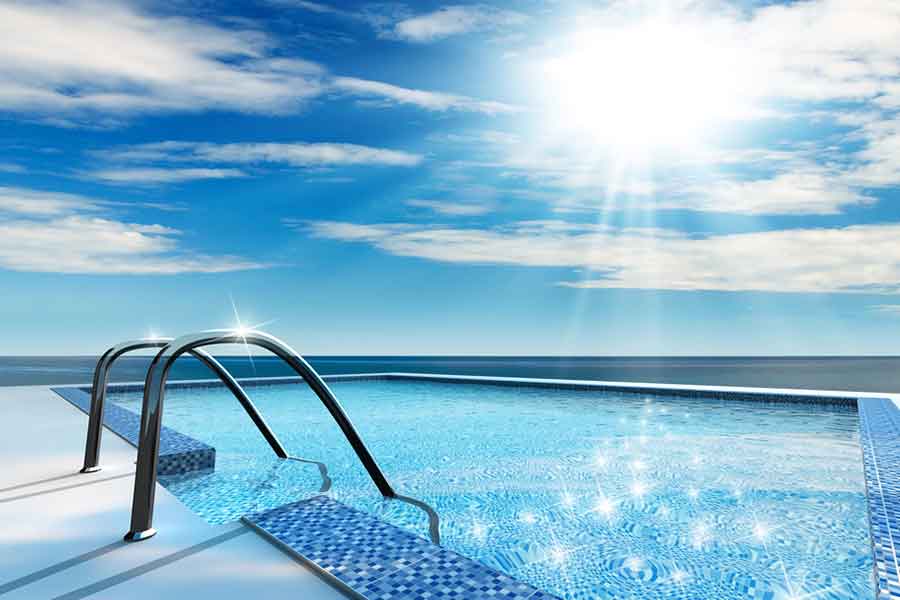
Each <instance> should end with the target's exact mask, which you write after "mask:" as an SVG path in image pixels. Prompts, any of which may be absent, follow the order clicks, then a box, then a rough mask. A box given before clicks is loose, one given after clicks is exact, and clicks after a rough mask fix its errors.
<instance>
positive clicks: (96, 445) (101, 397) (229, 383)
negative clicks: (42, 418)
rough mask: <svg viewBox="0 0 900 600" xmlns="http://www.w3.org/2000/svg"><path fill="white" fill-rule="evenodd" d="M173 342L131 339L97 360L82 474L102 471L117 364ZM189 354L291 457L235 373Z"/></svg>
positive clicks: (201, 355)
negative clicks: (111, 385) (105, 412)
mask: <svg viewBox="0 0 900 600" xmlns="http://www.w3.org/2000/svg"><path fill="white" fill-rule="evenodd" d="M171 341H172V338H145V339H138V340H130V341H127V342H122V343H120V344H116V345H115V346H113V347H111V348H109V349H108V350H107V351H106V352H104V353H103V354H102V355H101V356H100V359H99V360H98V361H97V366H96V368H95V369H94V381H93V386H92V388H91V408H90V412H89V413H88V432H87V441H86V442H85V447H84V466H83V467H82V469H81V472H82V473H93V472H95V471H99V470H100V437H101V435H102V433H103V409H104V406H105V404H106V388H107V385H108V383H109V370H110V368H111V367H112V364H113V362H115V360H116V359H117V358H119V357H120V356H122V355H123V354H125V353H127V352H132V351H134V350H141V349H144V348H164V347H165V346H167V345H168V344H169V343H170V342H171ZM189 353H190V354H191V355H193V356H194V357H195V358H197V359H198V360H200V362H202V363H203V364H205V365H206V366H207V367H209V369H210V370H211V371H212V372H213V373H215V374H216V376H217V377H218V378H219V379H220V380H221V381H222V382H223V383H224V384H225V386H226V387H227V388H228V389H229V390H231V393H232V394H234V396H235V397H236V398H237V399H238V402H240V403H241V406H243V407H244V410H245V411H246V412H247V414H248V415H249V416H250V418H251V419H252V420H253V422H254V423H255V424H256V426H257V428H259V431H260V433H262V435H263V437H264V438H266V441H267V442H268V443H269V446H271V447H272V450H273V451H274V452H275V454H277V455H278V456H279V457H280V458H289V457H288V453H287V451H286V450H285V449H284V446H282V444H281V442H280V441H279V440H278V437H277V436H276V435H275V433H274V432H273V431H272V430H271V428H269V426H268V424H267V423H266V421H265V420H264V419H263V418H262V415H260V414H259V411H258V410H256V406H254V405H253V402H252V401H251V400H250V397H249V396H248V395H247V393H246V392H245V391H244V388H242V387H241V385H240V384H239V383H238V382H237V380H235V379H234V377H232V376H231V373H229V372H228V371H227V370H226V369H225V367H223V366H222V364H221V363H220V362H219V361H217V360H216V359H215V358H213V357H212V356H211V355H210V354H208V353H207V352H206V351H204V350H201V349H200V348H195V349H192V350H189ZM299 460H303V461H305V462H312V463H315V464H318V465H319V471H320V472H321V471H322V468H323V467H324V465H322V464H321V463H317V462H316V461H307V460H306V459H299ZM322 476H323V480H324V479H325V478H327V472H325V473H323V475H322Z"/></svg>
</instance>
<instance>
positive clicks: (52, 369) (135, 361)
mask: <svg viewBox="0 0 900 600" xmlns="http://www.w3.org/2000/svg"><path fill="white" fill-rule="evenodd" d="M219 359H220V360H221V362H222V363H223V364H224V365H225V367H226V368H228V369H229V371H231V373H232V374H233V375H235V376H236V377H274V376H279V375H290V374H292V373H291V372H290V370H289V369H288V368H287V367H286V366H285V365H284V364H283V363H282V362H281V361H280V360H278V359H277V358H275V357H272V356H254V357H253V360H252V361H251V360H250V359H249V358H248V357H246V356H222V357H219ZM149 360H150V358H149V357H148V356H125V357H122V358H120V359H119V360H118V362H117V363H116V365H115V366H114V367H113V370H112V372H111V373H110V381H140V380H143V379H144V376H145V375H146V372H147V366H148V364H149ZM307 360H309V362H310V363H311V364H312V365H313V367H314V368H315V369H316V370H318V371H319V372H320V373H322V374H338V373H375V372H387V371H393V372H399V371H402V372H412V373H453V374H461V375H493V376H502V377H543V378H560V379H597V380H605V381H635V382H647V383H681V384H696V385H736V386H754V387H785V388H811V389H823V390H856V391H865V392H900V357H898V356H877V357H866V356H840V357H838V356H835V357H832V356H828V357H822V356H790V357H784V356H758V357H757V356H753V357H710V356H697V357H606V356H565V357H558V356H508V357H502V356H489V357H488V356H311V357H307ZM95 361H96V357H93V356H0V386H11V385H53V384H71V383H90V381H91V376H92V373H93V369H94V363H95ZM210 377H211V374H210V373H209V371H207V370H206V368H205V367H204V366H203V365H202V364H200V363H199V362H198V361H197V360H195V359H193V358H190V357H184V358H181V359H179V360H178V361H177V362H176V364H175V366H174V367H173V370H172V373H171V375H170V379H208V378H210Z"/></svg>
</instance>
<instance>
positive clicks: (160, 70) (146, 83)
mask: <svg viewBox="0 0 900 600" xmlns="http://www.w3.org/2000/svg"><path fill="white" fill-rule="evenodd" d="M272 46H273V41H272V40H271V39H269V38H268V37H267V36H266V35H264V34H262V33H260V32H258V31H250V30H234V29H225V28H223V27H218V26H216V25H212V24H208V23H203V22H199V21H196V20H192V19H188V18H180V17H168V16H155V15H150V14H147V13H145V12H142V11H141V10H139V9H138V8H137V7H134V6H131V5H129V4H126V3H124V2H98V1H96V0H71V1H63V2H49V1H43V0H35V1H32V2H13V3H5V4H2V5H0V82H2V83H0V108H2V109H5V110H8V111H14V112H21V113H28V114H35V113H43V114H44V115H45V116H47V117H51V118H62V119H64V120H65V119H68V118H78V117H79V116H83V115H95V114H98V113H102V114H106V115H109V114H120V115H126V114H131V113H137V112H160V111H189V112H195V111H201V110H207V109H227V110H237V111H242V112H251V113H281V112H289V111H293V110H296V109H297V108H298V107H299V106H300V105H301V104H302V102H303V101H304V100H305V99H307V98H310V97H312V96H315V95H317V94H319V93H320V92H321V90H322V84H321V81H320V79H321V77H322V74H323V72H322V69H321V68H320V67H318V66H317V65H315V64H313V63H309V62H306V61H302V60H295V59H284V58H278V57H276V56H275V54H274V53H273V52H272V51H271V49H272Z"/></svg>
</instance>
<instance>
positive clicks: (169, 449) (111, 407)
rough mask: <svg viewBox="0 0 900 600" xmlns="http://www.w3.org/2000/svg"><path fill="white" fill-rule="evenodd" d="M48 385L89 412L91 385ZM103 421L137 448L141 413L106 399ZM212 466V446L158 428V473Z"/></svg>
mask: <svg viewBox="0 0 900 600" xmlns="http://www.w3.org/2000/svg"><path fill="white" fill-rule="evenodd" d="M50 389H51V390H52V391H54V392H56V394H58V395H59V396H61V397H62V398H64V399H65V400H67V401H68V402H69V403H70V404H72V405H73V406H75V407H76V408H78V409H80V410H81V411H83V412H84V413H85V414H90V412H91V394H90V391H91V389H90V388H79V387H56V388H50ZM103 425H104V426H105V427H106V428H107V429H109V430H110V431H112V432H113V433H115V434H116V435H118V436H119V437H120V438H122V439H123V440H125V441H126V442H128V443H129V444H131V445H132V446H134V447H135V448H137V445H138V438H139V437H140V433H141V415H139V414H137V413H136V412H132V411H130V410H128V409H127V408H122V407H121V406H119V405H118V404H115V403H113V402H109V401H107V402H106V406H105V407H104V410H103ZM215 468H216V449H215V448H213V447H212V446H210V445H208V444H204V443H203V442H201V441H199V440H195V439H194V438H192V437H190V436H187V435H184V434H183V433H179V432H177V431H175V430H174V429H171V428H169V427H166V426H165V425H163V426H162V427H161V428H160V432H159V463H158V464H157V467H156V472H157V474H158V475H184V474H186V473H194V472H198V473H199V472H206V471H209V470H212V469H215Z"/></svg>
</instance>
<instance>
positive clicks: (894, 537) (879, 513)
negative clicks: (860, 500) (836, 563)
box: [859, 398, 900, 600]
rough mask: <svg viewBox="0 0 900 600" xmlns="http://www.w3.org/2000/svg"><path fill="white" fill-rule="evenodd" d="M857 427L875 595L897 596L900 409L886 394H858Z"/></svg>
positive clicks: (895, 598)
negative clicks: (868, 396) (861, 454)
mask: <svg viewBox="0 0 900 600" xmlns="http://www.w3.org/2000/svg"><path fill="white" fill-rule="evenodd" d="M859 430H860V444H861V446H862V450H863V466H864V469H865V476H866V496H867V498H868V502H869V528H870V532H871V535H872V552H873V554H874V558H875V583H876V586H877V589H878V598H879V600H888V599H889V600H900V566H898V563H900V559H898V557H897V550H898V549H900V410H898V409H897V406H896V405H895V404H894V402H893V401H891V400H890V399H887V398H860V399H859Z"/></svg>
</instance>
